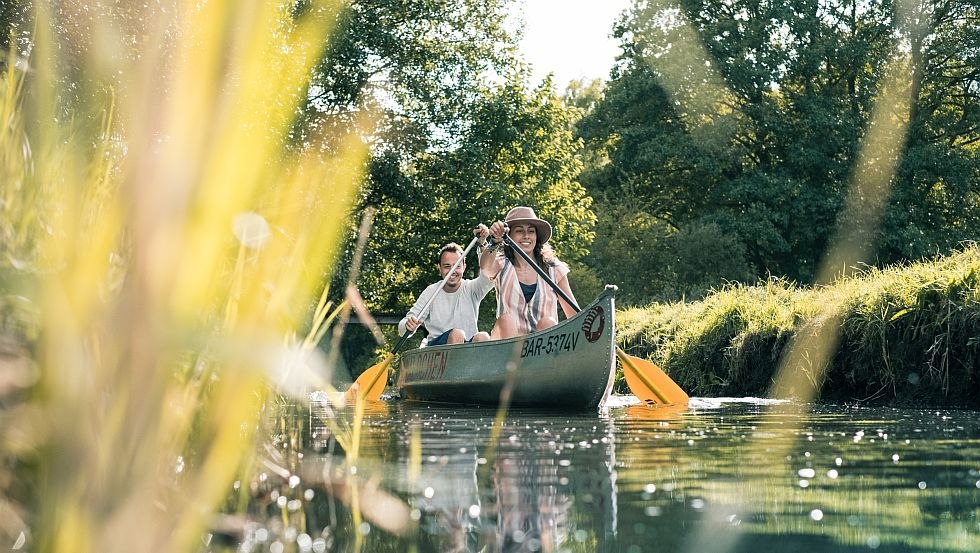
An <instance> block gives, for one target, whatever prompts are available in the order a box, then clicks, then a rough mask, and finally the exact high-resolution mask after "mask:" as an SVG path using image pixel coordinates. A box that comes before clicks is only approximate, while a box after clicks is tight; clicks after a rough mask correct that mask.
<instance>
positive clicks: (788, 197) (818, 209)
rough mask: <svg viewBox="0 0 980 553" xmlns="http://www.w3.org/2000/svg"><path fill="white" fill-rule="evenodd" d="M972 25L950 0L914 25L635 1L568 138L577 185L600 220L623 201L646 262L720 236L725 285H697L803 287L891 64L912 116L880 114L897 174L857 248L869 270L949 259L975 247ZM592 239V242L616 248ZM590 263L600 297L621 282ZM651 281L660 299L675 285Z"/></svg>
mask: <svg viewBox="0 0 980 553" xmlns="http://www.w3.org/2000/svg"><path fill="white" fill-rule="evenodd" d="M903 5H904V4H903ZM977 18H978V8H977V6H975V4H974V3H972V2H969V1H966V0H940V1H933V2H922V3H920V4H918V5H917V6H916V7H915V9H914V13H905V12H901V11H897V8H896V6H895V5H893V4H892V3H891V2H888V1H885V2H877V3H872V4H862V3H858V2H853V1H849V0H789V1H779V2H776V1H767V0H731V1H729V0H724V1H722V0H681V1H680V2H678V3H676V4H670V5H668V4H666V3H661V2H637V3H635V4H634V6H633V9H632V10H630V11H629V12H628V13H627V14H626V15H625V16H624V17H623V18H622V20H621V21H620V22H619V23H618V25H617V27H616V34H617V36H619V37H620V38H621V40H622V45H623V55H622V57H621V60H620V62H619V64H618V66H617V67H616V69H615V71H614V75H613V78H612V79H611V80H610V82H609V83H607V86H606V89H605V91H604V98H603V100H602V101H601V102H600V103H599V104H598V105H597V106H596V107H595V109H594V110H593V111H591V112H590V113H589V114H588V115H587V116H586V117H584V118H583V119H582V120H581V121H580V122H579V125H578V127H577V129H578V133H579V136H581V137H582V138H583V140H584V141H585V144H586V151H587V152H588V154H587V157H586V159H591V160H596V165H594V166H591V167H588V168H586V171H585V173H584V174H583V182H584V183H585V184H586V186H587V188H588V190H589V191H590V193H592V194H593V195H595V196H596V197H599V198H603V199H604V200H603V201H602V202H600V204H601V205H604V206H609V209H610V210H611V211H610V213H612V212H617V211H618V210H621V209H622V202H623V199H624V198H628V199H629V202H630V205H631V206H634V207H635V208H636V209H639V210H640V211H642V217H640V219H638V220H642V221H649V220H656V221H659V223H658V224H657V225H654V226H652V227H650V229H651V230H650V235H649V238H648V242H654V243H656V244H660V245H663V246H664V247H663V248H662V249H663V250H667V251H669V250H670V248H668V247H667V246H668V245H669V244H671V243H674V244H675V245H676V244H678V243H680V242H683V241H685V240H690V241H692V243H694V244H696V243H698V241H699V240H702V239H700V238H698V237H699V236H704V233H705V232H707V229H717V231H720V232H721V233H722V234H723V235H724V236H726V237H728V240H729V241H731V243H732V246H733V247H732V249H731V250H730V251H729V253H728V254H727V255H723V256H716V257H715V261H717V262H719V263H720V265H721V266H727V267H729V269H730V270H728V271H721V273H723V274H718V271H717V269H718V265H716V266H714V267H712V270H708V269H707V268H706V270H705V272H703V273H702V276H703V277H707V276H710V275H712V274H714V277H713V278H717V279H718V280H717V281H716V285H717V284H721V282H722V281H723V280H724V279H730V278H743V277H740V276H739V275H740V274H744V273H743V271H744V269H745V268H746V267H749V268H750V269H751V273H752V274H754V275H756V276H766V275H767V274H778V275H784V276H788V277H790V278H793V279H797V280H802V281H809V280H810V279H811V278H812V277H813V275H814V271H815V268H816V266H817V264H818V262H819V260H820V259H821V256H822V255H823V253H824V251H825V250H826V249H827V246H828V241H829V240H830V238H831V236H832V235H833V231H834V229H835V228H836V227H837V224H838V217H839V213H840V211H841V206H842V204H843V201H844V197H845V196H846V194H847V190H848V187H849V185H850V182H849V181H850V179H851V175H852V173H853V165H854V161H855V159H856V157H857V152H858V151H859V150H860V148H861V147H862V140H863V139H864V137H865V136H866V133H867V125H868V122H869V118H870V114H871V113H872V110H873V109H874V107H875V104H874V102H875V100H876V99H877V98H878V97H879V96H880V92H881V86H882V79H883V75H884V72H885V70H886V67H887V66H888V64H891V63H895V62H896V60H898V61H900V62H901V63H904V64H906V65H907V66H908V67H911V68H912V73H913V77H914V78H913V79H912V81H911V83H909V86H912V87H913V88H912V89H911V90H910V91H909V92H910V94H912V98H913V109H912V112H911V114H905V115H904V116H903V114H901V113H895V115H894V117H895V118H897V121H898V123H899V125H897V126H898V127H900V124H901V123H902V122H903V121H902V118H903V117H904V118H905V120H906V121H904V122H905V123H907V125H908V129H909V130H908V133H907V135H902V134H901V133H898V134H896V135H895V139H894V140H893V144H891V147H892V148H895V149H898V150H899V154H900V161H901V163H900V166H899V167H900V169H899V171H898V173H897V174H896V175H895V176H894V177H893V178H892V179H891V183H892V191H891V197H890V202H889V203H888V207H887V210H886V215H885V218H884V221H883V224H882V226H881V228H880V229H878V231H877V234H876V236H870V237H866V239H867V240H872V241H874V242H875V243H877V244H878V245H879V248H878V250H877V257H876V259H875V260H872V261H876V262H878V263H890V262H894V261H898V260H902V259H909V258H918V257H921V256H924V255H928V254H931V253H935V252H936V251H948V250H949V249H950V248H952V247H954V246H955V244H956V243H957V242H958V241H960V240H963V239H967V238H970V237H971V236H975V235H976V234H977V231H978V230H980V225H978V221H977V214H978V210H977V207H980V206H977V202H978V193H980V163H978V158H977V148H976V144H977V141H978V140H980V134H978V127H977V106H980V97H978V95H980V86H978V75H980V73H978V70H980V65H978V44H980V26H978V25H977V24H976V23H977V20H978V19H977ZM909 206H914V207H912V208H910V207H909ZM604 215H606V214H604V213H600V219H602V218H603V216H604ZM634 219H635V218H634ZM644 224H645V225H648V226H649V224H651V223H644ZM603 228H605V229H607V230H605V231H604V230H603V229H602V228H600V232H599V236H598V237H597V243H599V242H602V243H605V241H607V240H612V241H613V242H615V241H616V240H619V239H620V238H618V237H617V235H623V233H626V234H625V235H628V233H630V232H633V231H632V230H631V227H630V226H629V225H624V226H615V225H612V226H608V227H603ZM604 232H609V233H611V235H610V236H604V235H603V233H604ZM644 246H645V247H650V244H649V243H648V244H644ZM676 251H678V252H687V253H686V255H693V256H703V255H704V254H702V253H700V252H699V251H698V249H697V248H691V247H681V248H680V249H678V250H676ZM594 263H595V265H594V266H595V267H596V270H597V271H598V272H600V273H604V274H605V275H606V276H607V278H609V280H613V281H616V279H617V278H618V277H620V276H624V275H626V274H627V273H628V272H630V271H631V270H632V268H631V267H632V262H629V263H619V264H617V262H616V260H615V259H603V261H602V263H601V264H600V263H598V260H596V261H594ZM687 265H688V266H691V267H696V266H697V264H693V265H692V264H690V263H688V264H687ZM668 273H670V271H668ZM658 274H659V273H658ZM663 278H664V279H665V280H664V281H662V282H661V283H660V284H659V285H658V286H659V288H660V289H661V290H662V294H661V296H670V295H672V294H673V293H672V292H670V290H676V289H678V286H677V283H676V282H673V281H670V279H671V278H673V277H670V276H664V277H663ZM699 280H701V279H698V278H695V279H694V281H695V282H697V281H699ZM708 280H710V279H708ZM705 282H707V281H705ZM681 288H683V287H681ZM651 292H652V290H651Z"/></svg>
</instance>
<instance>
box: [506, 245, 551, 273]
mask: <svg viewBox="0 0 980 553" xmlns="http://www.w3.org/2000/svg"><path fill="white" fill-rule="evenodd" d="M531 253H532V257H533V258H534V261H535V262H536V263H537V264H538V267H541V268H542V269H544V268H545V266H546V265H550V266H552V267H554V266H555V261H557V257H556V256H555V250H554V249H553V248H552V247H551V242H545V243H544V244H542V243H540V242H537V243H535V244H534V251H533V252H531ZM504 255H506V256H507V259H509V260H510V262H511V263H513V262H514V259H515V258H516V257H517V254H516V253H515V252H514V250H513V248H511V247H510V246H508V245H504Z"/></svg>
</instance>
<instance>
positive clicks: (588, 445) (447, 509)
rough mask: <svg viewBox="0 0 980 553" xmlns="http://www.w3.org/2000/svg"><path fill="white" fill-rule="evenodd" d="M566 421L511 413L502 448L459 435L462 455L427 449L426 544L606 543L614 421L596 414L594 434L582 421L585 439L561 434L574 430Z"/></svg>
mask: <svg viewBox="0 0 980 553" xmlns="http://www.w3.org/2000/svg"><path fill="white" fill-rule="evenodd" d="M563 422H564V421H561V420H558V419H556V418H551V417H542V418H536V419H534V418H532V419H530V420H529V419H527V418H525V417H524V416H520V415H518V416H516V417H514V416H513V413H512V416H511V418H510V422H509V423H508V424H507V425H505V427H504V428H503V429H502V432H501V433H500V438H498V439H497V440H496V447H495V452H491V451H484V449H486V442H484V444H480V445H478V446H477V448H479V449H476V448H473V447H461V448H460V447H458V442H456V445H457V450H456V451H457V453H455V454H446V455H442V456H438V455H434V456H433V455H430V456H428V457H425V456H423V458H424V460H425V462H424V463H423V471H422V476H421V479H420V480H421V483H422V486H421V487H422V489H423V490H424V491H423V493H422V494H421V496H419V498H418V507H419V508H420V510H421V511H422V512H423V513H424V516H423V525H422V528H421V530H422V533H423V534H428V536H425V539H423V542H427V543H424V544H423V548H424V549H423V550H431V551H452V552H463V551H474V552H477V551H480V552H487V553H490V552H501V553H503V552H507V553H510V552H524V551H527V552H535V551H542V552H549V551H561V550H568V549H569V547H570V546H571V543H572V542H581V543H580V544H579V545H580V547H586V545H587V544H595V545H596V546H598V547H599V548H600V549H601V545H602V544H603V543H605V542H606V541H608V540H610V539H612V538H614V536H615V532H616V489H615V486H616V472H615V467H614V465H615V454H614V451H613V440H612V428H611V423H610V422H609V421H608V420H602V419H599V418H598V417H597V418H596V419H595V422H596V423H601V424H596V425H595V427H594V430H593V431H592V432H591V435H590V439H587V440H586V439H582V435H583V429H581V428H578V429H574V431H575V435H576V436H577V437H578V438H579V439H580V440H581V441H579V442H577V443H567V442H565V441H563V437H562V433H563V432H564V433H565V434H569V433H570V432H569V431H570V430H572V429H569V428H565V427H564V426H563V425H562V423H563ZM425 446H428V444H425ZM435 449H437V450H438V449H441V444H440V445H439V446H435ZM461 450H465V451H466V452H467V453H458V452H459V451H461ZM426 453H429V451H427V452H426ZM483 454H485V455H487V457H482V456H481V455H483ZM578 467H582V469H581V470H577V469H578ZM576 549H577V548H576ZM586 549H591V547H586Z"/></svg>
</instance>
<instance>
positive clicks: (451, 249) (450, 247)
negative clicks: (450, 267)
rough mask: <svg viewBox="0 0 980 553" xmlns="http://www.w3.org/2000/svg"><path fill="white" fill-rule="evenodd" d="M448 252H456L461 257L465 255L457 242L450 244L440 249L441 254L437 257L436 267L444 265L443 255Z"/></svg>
mask: <svg viewBox="0 0 980 553" xmlns="http://www.w3.org/2000/svg"><path fill="white" fill-rule="evenodd" d="M446 252H456V253H458V254H459V255H463V248H462V246H460V245H459V244H457V243H456V242H450V243H448V244H446V245H445V246H443V247H441V248H439V254H438V255H436V265H442V254H444V253H446Z"/></svg>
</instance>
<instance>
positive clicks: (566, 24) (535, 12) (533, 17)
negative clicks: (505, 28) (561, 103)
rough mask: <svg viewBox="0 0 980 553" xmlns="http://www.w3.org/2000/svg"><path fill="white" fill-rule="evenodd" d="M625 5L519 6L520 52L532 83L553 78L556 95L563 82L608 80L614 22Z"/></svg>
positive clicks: (544, 2) (624, 1) (578, 1)
mask: <svg viewBox="0 0 980 553" xmlns="http://www.w3.org/2000/svg"><path fill="white" fill-rule="evenodd" d="M629 4H630V1H629V0H524V2H523V12H524V21H525V25H524V39H523V40H522V41H521V51H522V52H523V53H524V56H525V59H526V60H527V61H528V62H529V63H530V64H531V65H532V67H533V70H534V73H533V74H534V82H540V81H541V79H543V78H544V77H545V76H546V75H547V74H548V73H551V72H554V74H555V89H556V90H558V91H562V90H564V89H565V85H566V84H567V83H568V81H570V80H573V79H580V78H583V77H585V78H589V79H594V78H601V79H605V78H607V77H608V76H609V68H610V67H612V64H613V61H614V60H615V58H616V55H617V54H618V53H619V47H618V43H617V42H616V41H615V40H614V39H612V38H610V36H609V35H610V32H611V31H612V25H613V22H614V21H615V20H616V18H617V17H618V16H619V14H620V13H622V11H623V10H624V9H626V7H627V6H628V5H629Z"/></svg>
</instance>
